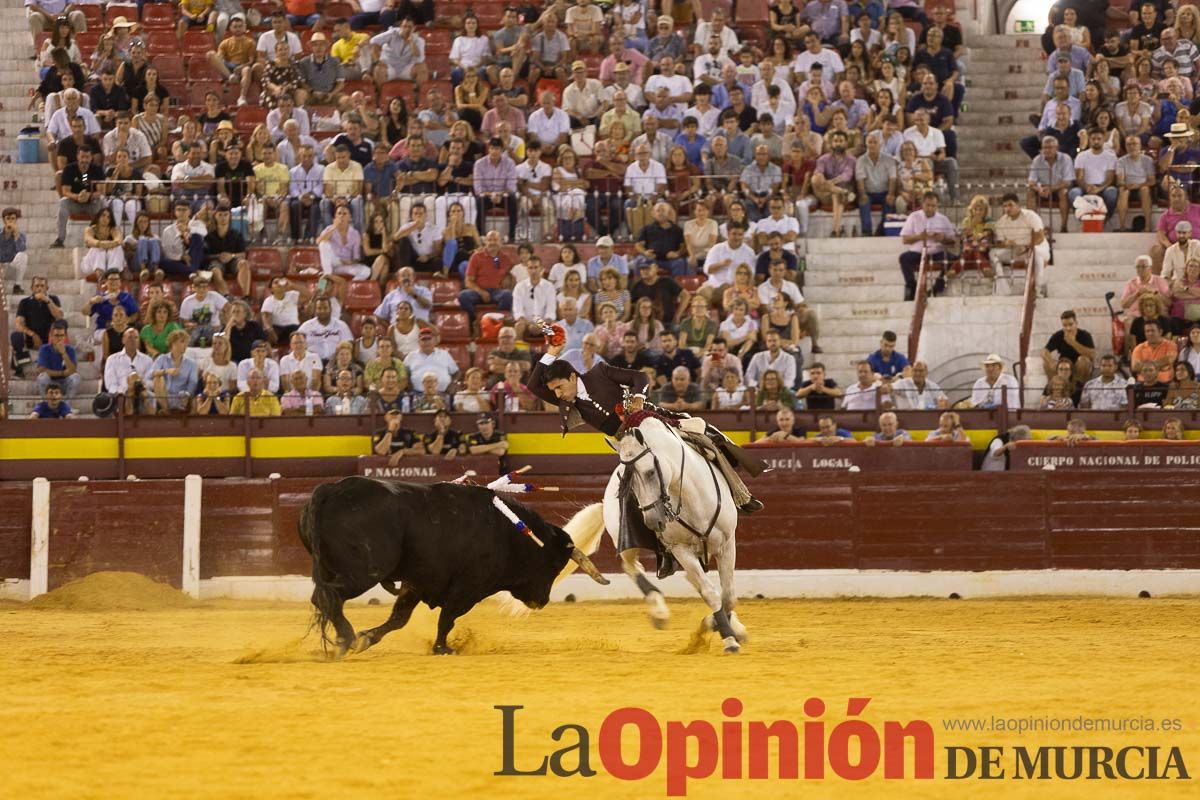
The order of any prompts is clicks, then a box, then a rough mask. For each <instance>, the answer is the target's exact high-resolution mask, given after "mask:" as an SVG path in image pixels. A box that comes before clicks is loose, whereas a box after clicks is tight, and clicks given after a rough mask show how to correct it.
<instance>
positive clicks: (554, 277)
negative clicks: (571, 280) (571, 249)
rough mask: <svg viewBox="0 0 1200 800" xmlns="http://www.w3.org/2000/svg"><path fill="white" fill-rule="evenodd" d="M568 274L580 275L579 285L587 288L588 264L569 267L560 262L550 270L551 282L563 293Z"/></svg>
mask: <svg viewBox="0 0 1200 800" xmlns="http://www.w3.org/2000/svg"><path fill="white" fill-rule="evenodd" d="M568 272H577V273H579V285H580V286H587V264H583V263H577V264H574V265H572V266H570V267H568V266H567V265H566V264H564V263H562V262H561V261H560V262H559V263H557V264H555V265H554V266H553V267H551V268H550V282H551V283H553V284H554V288H556V289H558V290H559V291H562V288H563V284H564V283H566V281H567V273H568Z"/></svg>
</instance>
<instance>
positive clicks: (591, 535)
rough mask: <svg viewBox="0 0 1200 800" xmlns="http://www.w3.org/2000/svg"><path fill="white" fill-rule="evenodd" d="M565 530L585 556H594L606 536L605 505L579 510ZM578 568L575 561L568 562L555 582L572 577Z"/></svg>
mask: <svg viewBox="0 0 1200 800" xmlns="http://www.w3.org/2000/svg"><path fill="white" fill-rule="evenodd" d="M563 530H565V531H566V532H567V535H568V536H570V537H571V541H572V542H574V543H575V546H576V547H578V548H579V549H580V550H582V551H583V552H584V554H585V555H589V556H590V555H592V554H593V553H595V552H596V550H598V549H599V547H600V539H601V537H603V536H604V504H603V503H592V504H591V505H588V506H584V507H583V508H581V509H579V511H577V512H575V516H573V517H571V519H570V520H568V521H567V524H566V525H564V526H563ZM576 566H577V565H576V564H575V562H574V561H568V562H567V565H566V566H565V567H563V570H562V572H560V573H558V577H557V578H555V579H554V582H555V583H558V582H559V581H561V580H562V579H563V578H565V577H567V576H568V575H570V574H571V573H572V572H574V571H575V567H576Z"/></svg>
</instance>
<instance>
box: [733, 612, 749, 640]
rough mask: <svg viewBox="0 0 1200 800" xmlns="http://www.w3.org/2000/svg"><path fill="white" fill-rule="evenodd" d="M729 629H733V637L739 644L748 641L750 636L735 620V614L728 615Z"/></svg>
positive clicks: (736, 619) (739, 621)
mask: <svg viewBox="0 0 1200 800" xmlns="http://www.w3.org/2000/svg"><path fill="white" fill-rule="evenodd" d="M729 627H731V628H733V635H734V636H736V637H737V640H738V643H739V644H745V643H746V642H748V641H750V634H749V632H747V631H746V626H745V625H743V624H742V621H741V620H740V619H738V618H737V614H732V613H731V614H730V615H729Z"/></svg>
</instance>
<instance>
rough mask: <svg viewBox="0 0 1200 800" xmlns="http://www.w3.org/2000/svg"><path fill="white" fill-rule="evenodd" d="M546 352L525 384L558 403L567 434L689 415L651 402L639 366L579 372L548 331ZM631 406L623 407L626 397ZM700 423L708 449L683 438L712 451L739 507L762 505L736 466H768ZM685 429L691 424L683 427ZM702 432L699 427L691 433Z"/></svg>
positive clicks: (612, 432)
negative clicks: (636, 419)
mask: <svg viewBox="0 0 1200 800" xmlns="http://www.w3.org/2000/svg"><path fill="white" fill-rule="evenodd" d="M547 342H548V344H547V347H546V353H545V355H543V356H542V358H541V360H540V361H539V362H538V363H537V364H535V365H534V367H533V371H532V372H530V374H529V381H528V384H527V385H528V387H529V391H531V392H533V394H535V395H536V396H537V397H539V398H541V399H542V400H545V401H546V402H547V403H553V404H557V405H558V408H559V411H560V412H561V413H562V430H563V435H564V436H565V435H566V433H567V431H568V430H569V429H571V428H576V427H579V426H580V425H582V424H584V423H586V424H588V425H590V426H591V427H593V428H595V429H596V430H599V431H602V432H603V433H606V434H608V435H609V436H616V435H617V434H618V433H620V431H621V430H622V428H623V427H624V426H625V424H626V421H627V420H623V419H622V416H623V415H625V416H626V417H627V419H628V418H629V417H631V416H632V415H633V414H635V413H642V414H644V413H653V414H654V415H655V416H658V417H660V418H663V419H667V420H669V422H668V424H671V425H672V427H679V421H680V420H687V419H692V418H691V417H689V416H688V415H686V414H679V413H676V412H672V411H667V410H666V409H661V408H657V407H654V406H651V405H649V404H648V403H647V402H646V400H645V392H646V387H647V385H648V383H649V380H648V379H647V377H646V375H645V373H643V372H640V371H638V370H630V369H620V368H618V367H614V366H612V365H610V364H606V363H604V362H600V363H599V364H597V365H596V366H595V367H593V368H592V369H590V370H588V371H587V372H586V373H584V374H583V375H580V374H579V373H578V372H576V370H575V368H574V367H573V366H571V365H570V364H569V363H567V362H566V361H563V360H562V359H560V358H559V355H560V354H561V353H562V351H563V348H564V343H563V342H562V341H559V337H557V336H555V335H553V334H552V335H550V336H548V338H547ZM627 395H629V404H628V407H626V396H627ZM700 422H701V424H702V425H703V428H702V429H701V430H702V434H703V436H705V437H707V438H708V439H709V440H710V441H711V443H712V447H711V450H710V451H709V452H705V450H706V449H707V448H705V447H704V446H703V444H702V443H700V442H698V441H696V439H695V438H692V437H689V436H686V435H685V436H684V438H685V439H688V440H689V441H691V442H692V443H693V444H695V445H696V446H697V449H699V450H700V451H701V454H702V455H704V456H705V457H706V458H707V457H709V455H710V453H713V454H714V455H715V458H714V460H715V462H716V463H717V465H718V466H719V467H720V469H721V474H722V475H724V476H725V480H726V482H727V483H728V484H729V489H730V493H731V494H732V495H733V499H734V502H735V503H736V504H737V506H738V509H739V510H740V511H742V512H743V513H746V514H753V513H754V512H755V511H759V510H761V509H762V507H763V504H762V501H760V500H758V499H756V498H755V497H754V496H753V495H751V494H750V490H749V489H748V488H746V484H745V482H744V481H743V480H742V478H741V476H740V475H738V473H737V470H736V467H738V466H740V467H742V468H743V469H745V470H746V471H747V472H749V473H750V474H751V475H752V476H757V475H759V474H761V473H762V472H763V470H764V469H766V465H765V464H764V463H763V462H762V461H760V460H759V459H757V458H755V457H754V456H752V455H750V454H749V453H747V452H746V451H744V450H743V449H742V448H740V447H738V446H737V445H735V444H734V443H733V442H731V441H730V440H729V438H728V437H727V436H725V434H723V433H721V431H719V430H718V429H717V428H716V427H714V426H712V425H709V424H707V423H705V422H703V421H702V420H700ZM684 427H685V430H686V429H690V428H692V427H694V426H686V425H685V426H684ZM694 433H696V434H700V433H701V431H694Z"/></svg>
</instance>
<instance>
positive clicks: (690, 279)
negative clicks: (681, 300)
mask: <svg viewBox="0 0 1200 800" xmlns="http://www.w3.org/2000/svg"><path fill="white" fill-rule="evenodd" d="M675 281H676V283H678V284H679V285H680V286H681V287H682V288H683V289H684V290H686V291H688V292H691V293H692V294H695V293H696V290H697V289H699V288H700V284H702V283H704V276H703V275H682V276H680V277H678V278H676V279H675Z"/></svg>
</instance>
